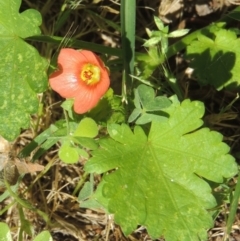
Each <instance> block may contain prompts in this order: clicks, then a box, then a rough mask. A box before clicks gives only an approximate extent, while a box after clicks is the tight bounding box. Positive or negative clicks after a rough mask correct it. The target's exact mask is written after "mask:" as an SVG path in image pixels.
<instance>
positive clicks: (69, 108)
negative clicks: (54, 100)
mask: <svg viewBox="0 0 240 241" xmlns="http://www.w3.org/2000/svg"><path fill="white" fill-rule="evenodd" d="M73 102H74V100H73V99H66V100H65V101H64V102H63V103H62V104H61V107H62V108H63V109H64V110H66V111H67V112H68V115H69V117H70V118H71V119H74V111H73V108H72V107H73Z"/></svg>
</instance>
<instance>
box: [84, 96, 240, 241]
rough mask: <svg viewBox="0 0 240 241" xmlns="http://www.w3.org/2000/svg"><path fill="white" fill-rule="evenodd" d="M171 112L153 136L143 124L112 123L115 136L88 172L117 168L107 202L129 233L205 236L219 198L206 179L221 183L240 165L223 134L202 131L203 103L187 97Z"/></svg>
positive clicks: (108, 177)
mask: <svg viewBox="0 0 240 241" xmlns="http://www.w3.org/2000/svg"><path fill="white" fill-rule="evenodd" d="M169 114H170V118H169V119H168V121H166V122H156V121H153V122H152V125H151V129H150V132H149V134H148V136H146V134H145V133H144V132H143V130H142V129H141V127H139V126H135V128H134V131H133V132H132V131H131V129H130V128H129V127H128V126H127V125H125V124H123V125H117V124H113V125H110V126H109V127H108V132H109V135H110V138H108V139H104V140H101V142H100V145H101V149H99V150H95V151H93V153H92V155H93V157H92V158H91V159H90V160H89V161H88V162H87V164H86V165H85V170H86V171H87V172H91V173H93V172H96V173H107V172H108V171H110V170H113V169H115V171H114V172H111V173H108V174H105V175H104V178H103V182H104V184H103V186H102V187H101V191H102V197H103V198H104V199H105V202H103V203H101V204H102V205H104V204H105V208H106V209H107V210H108V212H110V213H114V215H115V221H116V222H117V223H118V224H120V225H121V227H122V229H123V231H124V233H125V234H129V233H131V232H132V231H133V230H134V229H135V228H136V227H137V225H139V224H140V225H144V226H145V227H146V228H147V229H148V232H149V234H150V235H151V236H152V237H153V238H158V237H160V236H161V235H163V236H164V237H165V238H166V240H183V241H185V240H186V241H188V240H199V239H200V240H205V239H206V230H207V229H208V228H210V227H211V226H212V219H211V215H210V214H209V213H208V212H207V211H206V209H209V208H213V207H214V206H215V205H216V201H215V199H214V197H213V196H212V194H211V188H210V186H209V185H208V183H207V182H205V181H204V179H208V180H211V181H213V182H218V183H220V182H222V181H223V178H229V177H232V176H233V175H234V174H236V173H237V166H236V164H235V162H234V158H233V157H232V156H230V155H229V154H227V153H228V152H229V147H228V146H227V145H226V144H225V143H223V142H222V135H221V134H219V133H217V132H214V131H210V130H209V129H208V128H201V129H199V128H200V127H201V126H202V124H203V121H202V120H201V117H202V116H203V114H204V106H203V104H202V103H201V102H198V101H193V102H190V101H189V100H185V101H184V102H182V104H181V105H177V104H175V105H174V106H172V107H170V108H169ZM209 150H211V151H209ZM203 178H204V179H203ZM172 227H174V228H172Z"/></svg>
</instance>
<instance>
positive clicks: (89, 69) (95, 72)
mask: <svg viewBox="0 0 240 241" xmlns="http://www.w3.org/2000/svg"><path fill="white" fill-rule="evenodd" d="M80 77H81V79H82V80H83V81H84V82H86V84H87V85H94V84H96V83H98V82H99V81H100V77H101V73H100V68H99V67H98V66H96V65H93V64H84V65H83V68H82V71H81V74H80Z"/></svg>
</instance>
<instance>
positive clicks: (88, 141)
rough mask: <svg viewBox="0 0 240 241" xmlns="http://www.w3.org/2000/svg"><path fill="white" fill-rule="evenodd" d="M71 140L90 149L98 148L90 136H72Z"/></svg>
mask: <svg viewBox="0 0 240 241" xmlns="http://www.w3.org/2000/svg"><path fill="white" fill-rule="evenodd" d="M73 141H74V142H75V143H78V144H80V145H81V146H83V147H86V148H88V149H90V150H96V149H97V148H98V144H97V143H96V141H95V140H94V139H92V138H88V137H80V136H74V137H73Z"/></svg>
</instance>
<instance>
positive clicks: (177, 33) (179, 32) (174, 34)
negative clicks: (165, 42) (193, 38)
mask: <svg viewBox="0 0 240 241" xmlns="http://www.w3.org/2000/svg"><path fill="white" fill-rule="evenodd" d="M189 31H190V29H179V30H175V31H173V32H171V33H169V34H168V38H178V37H182V36H184V35H186V34H188V32H189Z"/></svg>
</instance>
